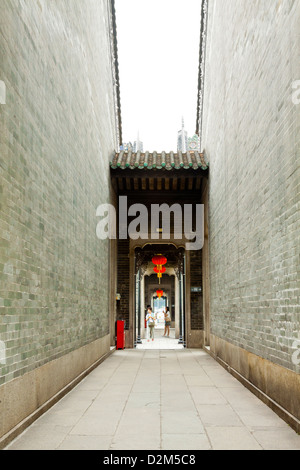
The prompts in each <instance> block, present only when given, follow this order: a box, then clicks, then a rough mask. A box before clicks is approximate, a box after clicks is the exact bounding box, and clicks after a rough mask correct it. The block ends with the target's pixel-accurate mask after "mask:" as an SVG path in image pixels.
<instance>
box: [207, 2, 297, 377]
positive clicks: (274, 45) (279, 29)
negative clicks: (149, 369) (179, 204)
mask: <svg viewBox="0 0 300 470" xmlns="http://www.w3.org/2000/svg"><path fill="white" fill-rule="evenodd" d="M299 24H300V2H299V0H284V1H275V0H257V1H251V2H249V1H247V0H226V8H225V7H224V2H222V1H219V0H210V1H209V16H208V43H207V57H206V77H205V90H204V114H203V147H204V149H205V150H206V153H207V156H208V159H209V160H210V197H209V206H210V276H211V278H210V283H211V329H212V332H213V333H214V334H215V335H217V336H219V337H221V338H224V339H226V340H227V341H229V342H231V343H233V344H235V345H238V346H241V347H242V348H245V349H246V350H248V351H250V352H253V353H255V354H258V355H259V356H261V357H263V358H266V359H269V360H271V361H273V362H275V363H277V364H280V365H283V366H284V367H286V368H289V369H291V370H294V371H298V372H299V371H300V368H299V364H297V363H295V361H294V362H293V361H292V355H293V352H295V349H294V347H295V341H296V340H300V305H299V295H300V286H299V283H300V280H299V279H300V276H299V266H300V262H299V261H300V259H299V248H300V215H299V214H300V212H299V208H300V195H299V194H300V168H299V157H300V145H299V142H300V104H295V100H293V93H295V90H293V83H294V82H295V81H296V80H300V33H299V31H300V30H299ZM299 88H300V87H299ZM298 95H299V94H298ZM293 101H294V102H293ZM299 344H300V343H299ZM293 345H294V346H293ZM298 362H299V361H298Z"/></svg>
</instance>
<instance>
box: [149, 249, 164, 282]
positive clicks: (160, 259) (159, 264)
mask: <svg viewBox="0 0 300 470" xmlns="http://www.w3.org/2000/svg"><path fill="white" fill-rule="evenodd" d="M167 261H168V260H167V258H166V257H165V256H163V255H156V256H153V258H152V263H153V264H156V268H154V271H155V269H157V271H155V272H157V277H158V278H159V283H160V279H161V277H162V273H163V272H166V268H163V265H164V264H166V263H167ZM163 269H164V271H163Z"/></svg>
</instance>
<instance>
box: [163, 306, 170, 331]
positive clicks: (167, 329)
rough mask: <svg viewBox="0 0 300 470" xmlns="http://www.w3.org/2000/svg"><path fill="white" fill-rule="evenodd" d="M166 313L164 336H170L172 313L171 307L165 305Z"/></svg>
mask: <svg viewBox="0 0 300 470" xmlns="http://www.w3.org/2000/svg"><path fill="white" fill-rule="evenodd" d="M164 315H165V333H164V336H168V337H169V336H170V326H171V315H170V310H169V307H165V311H164Z"/></svg>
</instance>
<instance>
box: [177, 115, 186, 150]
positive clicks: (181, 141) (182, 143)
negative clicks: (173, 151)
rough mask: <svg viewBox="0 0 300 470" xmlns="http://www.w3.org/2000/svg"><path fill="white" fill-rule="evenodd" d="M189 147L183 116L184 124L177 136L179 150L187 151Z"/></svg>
mask: <svg viewBox="0 0 300 470" xmlns="http://www.w3.org/2000/svg"><path fill="white" fill-rule="evenodd" d="M187 148H188V134H187V132H186V130H185V129H184V119H183V118H182V126H181V129H180V131H178V136H177V151H178V152H183V153H186V151H187Z"/></svg>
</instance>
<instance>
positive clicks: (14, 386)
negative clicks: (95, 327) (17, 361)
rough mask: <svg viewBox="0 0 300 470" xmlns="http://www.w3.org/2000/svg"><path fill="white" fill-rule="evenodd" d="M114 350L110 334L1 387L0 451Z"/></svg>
mask: <svg viewBox="0 0 300 470" xmlns="http://www.w3.org/2000/svg"><path fill="white" fill-rule="evenodd" d="M114 350H115V348H110V335H107V336H105V337H104V338H101V339H99V340H97V341H94V342H93V343H90V344H88V345H86V346H83V347H82V348H80V349H77V350H75V351H73V352H71V353H69V354H66V355H65V356H62V357H60V358H58V359H56V360H54V361H51V362H49V363H47V364H45V365H43V366H41V367H39V368H37V369H35V370H33V371H31V372H28V373H26V374H25V375H23V376H22V377H19V378H17V379H14V380H12V381H10V382H8V383H7V384H4V385H2V386H1V387H0V405H1V407H0V449H3V448H4V447H6V446H7V445H8V444H9V442H11V441H12V440H13V439H15V438H16V437H17V436H18V435H19V434H20V433H21V432H23V431H24V430H25V429H26V428H27V427H28V426H30V425H31V424H32V423H33V422H34V421H35V420H36V419H37V418H39V417H40V416H41V415H42V414H43V413H45V412H46V411H47V410H48V409H49V408H51V407H52V406H53V405H54V404H55V403H57V402H58V401H59V400H60V399H61V398H62V397H63V396H64V395H65V394H67V393H68V392H69V391H70V390H72V388H74V387H75V386H76V385H77V384H78V383H79V382H80V381H81V380H82V379H83V378H84V377H86V376H87V375H88V374H89V373H90V372H91V371H92V370H93V369H94V368H95V367H97V366H98V365H99V364H100V363H101V362H102V361H103V360H104V359H106V358H107V357H108V356H109V355H110V354H111V353H112V352H113V351H114Z"/></svg>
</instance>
